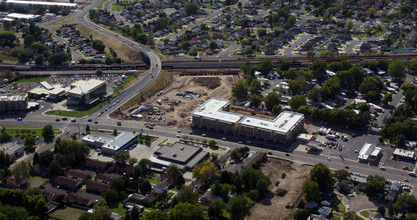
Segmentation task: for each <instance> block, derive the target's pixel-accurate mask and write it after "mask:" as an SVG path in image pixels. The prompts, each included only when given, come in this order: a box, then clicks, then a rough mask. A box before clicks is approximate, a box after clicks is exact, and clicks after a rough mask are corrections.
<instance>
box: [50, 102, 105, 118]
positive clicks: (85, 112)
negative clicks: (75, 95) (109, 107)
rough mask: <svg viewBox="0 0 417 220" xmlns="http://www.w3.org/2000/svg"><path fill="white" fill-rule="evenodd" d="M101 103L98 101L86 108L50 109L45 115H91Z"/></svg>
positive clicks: (75, 116) (78, 116)
mask: <svg viewBox="0 0 417 220" xmlns="http://www.w3.org/2000/svg"><path fill="white" fill-rule="evenodd" d="M103 104H104V103H100V104H98V105H96V106H94V107H92V108H90V109H87V110H75V111H62V110H51V111H47V112H45V115H58V116H66V117H74V118H81V117H84V116H87V115H91V114H92V113H93V112H95V111H96V110H97V109H99V108H100V107H101V106H102V105H103Z"/></svg>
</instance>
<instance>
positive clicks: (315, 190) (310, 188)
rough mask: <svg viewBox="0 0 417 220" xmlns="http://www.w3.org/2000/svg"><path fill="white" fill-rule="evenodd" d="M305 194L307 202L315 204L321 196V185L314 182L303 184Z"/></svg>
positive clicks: (308, 181) (309, 181)
mask: <svg viewBox="0 0 417 220" xmlns="http://www.w3.org/2000/svg"><path fill="white" fill-rule="evenodd" d="M303 192H304V195H305V200H306V201H308V202H315V201H317V199H318V198H319V196H320V189H319V184H317V182H314V181H312V180H307V181H305V182H304V184H303Z"/></svg>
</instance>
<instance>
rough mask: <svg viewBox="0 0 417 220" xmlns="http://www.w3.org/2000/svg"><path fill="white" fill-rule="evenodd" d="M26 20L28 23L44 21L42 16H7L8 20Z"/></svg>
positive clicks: (15, 14) (11, 14) (17, 14)
mask: <svg viewBox="0 0 417 220" xmlns="http://www.w3.org/2000/svg"><path fill="white" fill-rule="evenodd" d="M7 19H9V20H21V19H22V20H26V21H33V22H37V21H42V16H40V15H32V14H19V13H10V14H8V15H6V20H7Z"/></svg>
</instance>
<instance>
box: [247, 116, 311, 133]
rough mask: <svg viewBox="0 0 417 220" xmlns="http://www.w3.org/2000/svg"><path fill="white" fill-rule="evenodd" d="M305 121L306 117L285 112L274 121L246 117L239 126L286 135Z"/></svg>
mask: <svg viewBox="0 0 417 220" xmlns="http://www.w3.org/2000/svg"><path fill="white" fill-rule="evenodd" d="M303 119H304V115H303V114H300V113H296V112H290V111H283V112H281V114H279V115H278V116H277V117H276V118H275V119H274V120H268V119H264V118H259V117H254V116H249V115H248V116H246V117H244V118H243V119H242V120H241V121H240V122H239V124H240V125H243V126H247V127H256V128H258V129H263V130H269V131H274V132H276V133H281V134H285V133H287V132H288V131H289V130H291V129H292V128H293V127H294V126H296V125H297V123H299V122H300V121H301V120H303Z"/></svg>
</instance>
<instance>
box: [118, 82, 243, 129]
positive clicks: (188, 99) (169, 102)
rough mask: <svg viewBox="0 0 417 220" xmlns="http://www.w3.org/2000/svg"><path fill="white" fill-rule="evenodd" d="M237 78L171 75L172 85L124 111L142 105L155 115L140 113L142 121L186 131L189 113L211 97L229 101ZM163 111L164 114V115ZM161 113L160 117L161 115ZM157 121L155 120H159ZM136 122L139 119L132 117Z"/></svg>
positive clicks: (188, 124) (127, 113)
mask: <svg viewBox="0 0 417 220" xmlns="http://www.w3.org/2000/svg"><path fill="white" fill-rule="evenodd" d="M239 78H240V77H239V76H238V75H215V76H180V75H174V76H173V80H172V83H171V84H170V85H169V86H167V87H165V88H164V89H163V90H162V92H163V93H159V94H157V95H153V96H151V97H150V98H148V99H147V100H146V101H144V102H142V103H140V104H138V105H135V106H132V107H130V108H129V109H128V110H127V111H126V112H124V113H125V114H126V115H129V112H132V111H133V110H134V109H136V108H138V107H139V106H141V105H145V106H146V107H147V108H148V109H150V108H153V107H156V108H158V110H159V112H158V115H155V114H152V115H149V111H147V112H142V113H140V114H141V115H143V119H141V121H144V122H145V121H146V122H152V123H155V124H159V125H164V126H175V127H179V128H188V127H189V126H190V125H191V122H190V120H189V119H190V113H191V112H192V111H193V110H194V109H195V108H197V107H198V106H200V105H201V104H203V103H204V102H205V101H206V100H208V99H209V98H210V97H217V98H224V99H228V98H229V97H230V96H231V88H232V85H233V84H234V83H235V82H237V81H238V80H239ZM163 112H164V113H163ZM160 113H162V114H160ZM159 117H160V119H159V120H158V118H159ZM131 119H135V120H138V118H135V117H131Z"/></svg>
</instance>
